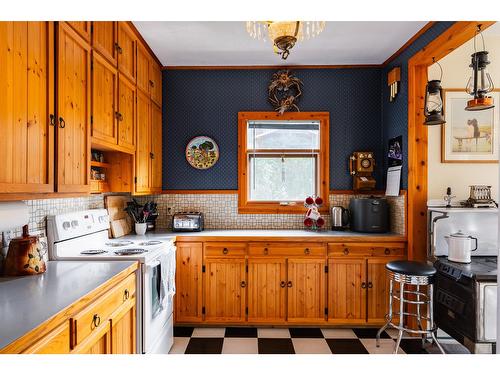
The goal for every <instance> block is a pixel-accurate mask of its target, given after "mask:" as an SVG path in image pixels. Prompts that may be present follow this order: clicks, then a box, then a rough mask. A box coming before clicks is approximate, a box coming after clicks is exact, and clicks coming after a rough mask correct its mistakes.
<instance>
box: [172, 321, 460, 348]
mask: <svg viewBox="0 0 500 375" xmlns="http://www.w3.org/2000/svg"><path fill="white" fill-rule="evenodd" d="M376 334H377V329H375V328H353V329H336V328H251V327H226V328H220V327H217V328H196V327H175V328H174V336H175V337H174V345H173V347H172V349H171V350H170V354H390V353H392V351H393V350H394V344H395V338H396V337H397V332H395V330H387V331H386V332H384V333H383V334H382V336H381V340H380V346H379V347H377V346H376V342H375V335H376ZM440 342H441V343H442V344H443V347H444V348H445V351H446V352H447V353H457V354H458V353H468V351H467V349H465V348H464V347H463V346H462V345H460V344H459V343H458V342H456V341H454V340H453V339H450V338H444V339H442V340H441V341H440ZM399 353H400V354H434V353H439V350H438V349H437V347H436V346H435V345H430V344H429V343H427V344H426V347H425V349H422V344H421V340H420V339H419V338H413V337H412V338H410V337H408V336H405V337H404V338H403V340H402V341H401V347H400V348H399Z"/></svg>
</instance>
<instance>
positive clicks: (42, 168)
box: [0, 21, 54, 193]
mask: <svg viewBox="0 0 500 375" xmlns="http://www.w3.org/2000/svg"><path fill="white" fill-rule="evenodd" d="M0 92H1V95H0V133H1V136H0V160H2V167H1V168H0V193H36V192H53V191H54V126H51V125H50V116H53V115H54V99H53V98H54V23H53V22H10V21H9V22H0Z"/></svg>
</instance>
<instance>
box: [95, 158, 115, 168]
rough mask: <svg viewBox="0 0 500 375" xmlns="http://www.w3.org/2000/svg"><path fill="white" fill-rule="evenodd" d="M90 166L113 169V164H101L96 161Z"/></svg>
mask: <svg viewBox="0 0 500 375" xmlns="http://www.w3.org/2000/svg"><path fill="white" fill-rule="evenodd" d="M90 166H91V167H99V168H111V164H109V163H101V162H100V161H94V160H92V161H91V162H90Z"/></svg>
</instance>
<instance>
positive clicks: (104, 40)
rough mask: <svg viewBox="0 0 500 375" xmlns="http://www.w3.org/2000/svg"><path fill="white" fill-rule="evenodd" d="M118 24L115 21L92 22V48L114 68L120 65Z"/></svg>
mask: <svg viewBox="0 0 500 375" xmlns="http://www.w3.org/2000/svg"><path fill="white" fill-rule="evenodd" d="M117 27H118V24H117V22H113V21H93V22H92V47H93V48H94V51H97V52H99V53H100V54H101V55H102V56H103V57H104V58H106V59H107V60H108V61H109V62H110V63H111V64H112V65H113V66H115V67H116V65H117V64H118V58H117V54H118V48H117V47H118V28H117Z"/></svg>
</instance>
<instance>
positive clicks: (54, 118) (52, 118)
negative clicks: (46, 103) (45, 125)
mask: <svg viewBox="0 0 500 375" xmlns="http://www.w3.org/2000/svg"><path fill="white" fill-rule="evenodd" d="M49 119H50V121H49V125H50V126H56V116H54V115H53V114H52V113H51V114H50V115H49Z"/></svg>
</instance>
